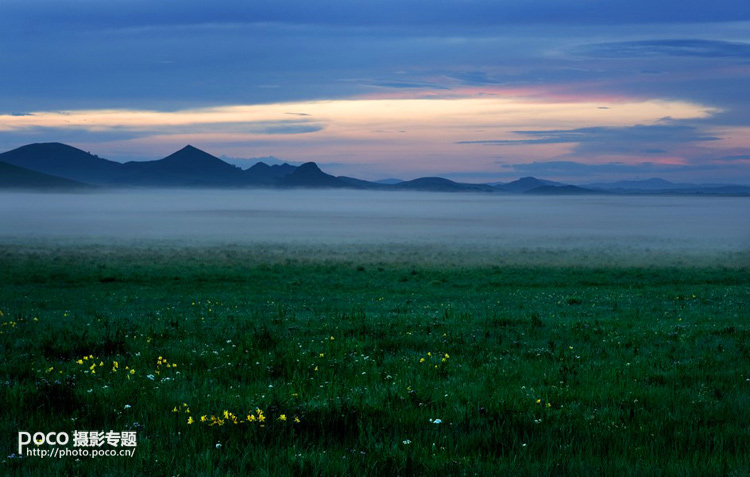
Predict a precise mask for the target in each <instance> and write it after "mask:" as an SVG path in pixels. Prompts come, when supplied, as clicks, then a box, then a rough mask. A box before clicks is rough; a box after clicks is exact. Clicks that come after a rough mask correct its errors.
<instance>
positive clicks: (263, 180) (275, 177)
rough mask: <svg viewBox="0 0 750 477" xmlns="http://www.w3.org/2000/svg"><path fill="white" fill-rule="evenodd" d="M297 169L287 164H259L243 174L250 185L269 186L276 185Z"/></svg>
mask: <svg viewBox="0 0 750 477" xmlns="http://www.w3.org/2000/svg"><path fill="white" fill-rule="evenodd" d="M296 169H297V167H296V166H290V165H289V164H286V163H284V164H274V165H273V166H269V165H268V164H266V163H265V162H257V163H255V164H253V165H252V166H250V167H248V168H247V169H245V170H244V171H243V172H242V173H243V175H244V176H245V180H246V181H247V183H248V184H256V185H266V186H269V185H274V184H276V183H277V182H278V181H280V180H281V179H283V178H285V177H286V176H288V175H289V174H291V173H293V172H294V171H295V170H296Z"/></svg>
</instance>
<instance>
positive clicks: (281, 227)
mask: <svg viewBox="0 0 750 477" xmlns="http://www.w3.org/2000/svg"><path fill="white" fill-rule="evenodd" d="M0 244H2V245H4V246H13V247H19V246H20V247H44V246H50V245H54V246H76V245H86V246H101V247H126V246H148V247H203V248H206V247H208V248H213V247H234V248H247V249H258V250H259V249H273V250H276V252H275V253H277V254H282V255H283V254H290V255H291V254H294V255H295V256H297V257H300V256H304V255H305V254H308V255H309V254H321V255H323V256H325V255H330V256H336V255H341V254H343V253H345V254H347V256H348V257H350V258H352V259H357V258H362V257H364V256H365V255H367V256H368V257H369V259H373V260H377V259H378V257H379V256H380V258H381V259H383V260H388V259H408V258H409V257H412V258H413V257H414V256H416V255H419V254H422V255H430V256H443V257H448V258H450V259H451V260H453V261H462V260H466V261H469V262H487V263H507V262H513V261H521V262H524V261H526V262H529V261H531V262H535V263H545V262H555V263H557V262H560V260H562V259H563V258H564V259H565V261H570V260H572V261H581V262H583V261H595V262H603V261H607V262H611V261H615V262H618V263H633V264H639V263H651V262H653V261H664V262H665V263H666V262H670V261H671V262H675V263H683V264H684V263H687V264H689V263H690V262H691V261H696V262H697V261H709V262H710V261H714V262H717V263H718V262H722V263H724V264H737V263H736V262H737V261H738V260H746V258H747V254H748V251H750V200H748V199H747V198H732V197H715V198H714V197H643V196H638V197H629V196H628V197H622V196H607V197H525V196H521V197H519V196H499V195H484V194H437V193H419V192H417V193H401V192H363V191H339V190H336V191H334V190H326V191H314V190H297V191H278V190H241V191H240V190H235V191H224V190H222V191H216V190H198V191H196V190H189V191H188V190H176V191H150V190H149V191H117V192H105V193H92V194H34V193H12V194H11V193H8V194H0ZM293 251H294V252H293ZM307 258H310V259H314V258H315V257H307Z"/></svg>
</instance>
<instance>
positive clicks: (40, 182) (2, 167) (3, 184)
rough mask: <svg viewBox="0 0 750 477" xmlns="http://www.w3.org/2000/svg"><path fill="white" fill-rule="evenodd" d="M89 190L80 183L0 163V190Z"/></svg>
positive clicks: (88, 187)
mask: <svg viewBox="0 0 750 477" xmlns="http://www.w3.org/2000/svg"><path fill="white" fill-rule="evenodd" d="M90 188H91V186H89V185H86V184H83V183H81V182H76V181H72V180H70V179H63V178H62V177H57V176H51V175H49V174H44V173H42V172H36V171H32V170H30V169H26V168H23V167H18V166H14V165H13V164H8V163H7V162H0V189H47V190H71V189H90Z"/></svg>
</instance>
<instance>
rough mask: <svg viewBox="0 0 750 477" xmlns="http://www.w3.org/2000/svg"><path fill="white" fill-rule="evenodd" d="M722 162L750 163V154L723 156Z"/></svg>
mask: <svg viewBox="0 0 750 477" xmlns="http://www.w3.org/2000/svg"><path fill="white" fill-rule="evenodd" d="M719 160H720V161H730V162H731V161H750V154H741V155H738V156H723V157H720V158H719Z"/></svg>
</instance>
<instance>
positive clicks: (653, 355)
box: [0, 249, 750, 476]
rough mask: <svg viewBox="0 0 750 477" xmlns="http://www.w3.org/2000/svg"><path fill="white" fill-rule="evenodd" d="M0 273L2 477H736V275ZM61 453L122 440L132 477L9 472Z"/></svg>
mask: <svg viewBox="0 0 750 477" xmlns="http://www.w3.org/2000/svg"><path fill="white" fill-rule="evenodd" d="M0 270H2V273H1V274H0V310H2V314H3V316H2V317H0V323H1V326H0V333H1V334H0V347H1V348H2V355H3V357H4V359H3V360H2V362H0V406H1V408H2V413H1V414H0V435H2V436H3V439H2V446H3V447H2V452H3V454H2V456H0V458H1V459H2V470H0V473H1V474H3V475H14V474H16V475H40V476H41V475H44V476H49V475H120V474H130V475H153V476H165V475H183V476H184V475H222V476H223V475H446V474H447V475H535V476H536V475H617V476H621V475H639V476H640V475H696V476H699V475H700V476H704V475H736V476H740V475H747V474H748V473H750V273H748V272H749V271H750V270H749V269H748V268H746V267H724V268H720V267H701V268H690V267H687V266H683V267H678V268H665V267H652V268H644V267H640V268H628V267H598V268H597V267H595V266H589V267H573V266H568V267H566V266H555V267H550V266H548V267H544V266H521V265H517V266H480V265H476V266H475V265H472V266H466V267H461V266H457V265H450V266H448V265H440V264H436V263H422V264H398V263H394V262H387V263H385V262H384V263H377V261H372V260H371V261H367V262H366V263H359V262H357V261H356V260H355V259H352V260H350V261H347V260H334V261H325V260H317V261H316V260H289V261H284V260H282V259H274V260H264V259H262V258H259V257H257V256H255V255H252V254H243V252H242V251H241V250H234V251H209V250H207V251H203V252H202V253H188V252H186V251H183V252H173V253H167V252H164V253H160V252H153V251H151V252H149V251H146V250H140V251H138V250H130V251H127V250H121V251H115V252H111V251H110V252H106V253H105V252H86V251H78V252H77V251H75V250H68V251H62V252H57V253H52V252H50V253H31V252H28V253H26V252H19V251H18V250H13V249H3V250H0ZM74 430H79V431H82V430H88V431H110V430H113V431H117V432H119V431H136V432H137V447H136V452H135V456H134V457H132V458H129V457H101V458H97V459H92V458H74V457H65V458H61V459H41V458H39V457H33V456H26V457H23V458H19V457H18V456H17V455H15V454H17V436H18V432H19V431H30V432H35V431H42V432H45V433H46V432H62V431H64V432H68V433H70V434H71V436H72V433H73V431H74ZM68 447H69V448H72V446H68ZM42 448H44V447H42Z"/></svg>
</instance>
